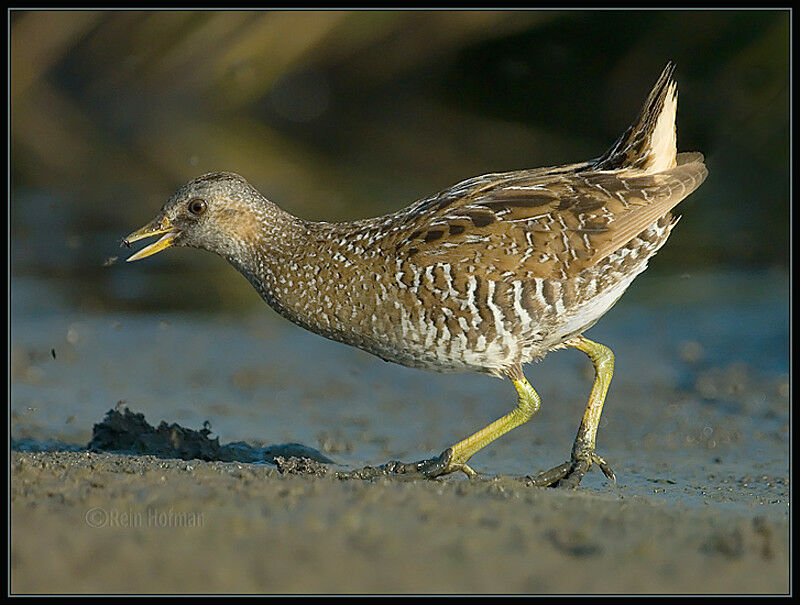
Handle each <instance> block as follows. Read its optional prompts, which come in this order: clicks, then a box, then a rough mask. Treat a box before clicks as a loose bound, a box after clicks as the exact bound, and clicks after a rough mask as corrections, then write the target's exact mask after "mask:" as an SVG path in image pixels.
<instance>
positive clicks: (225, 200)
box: [126, 64, 707, 486]
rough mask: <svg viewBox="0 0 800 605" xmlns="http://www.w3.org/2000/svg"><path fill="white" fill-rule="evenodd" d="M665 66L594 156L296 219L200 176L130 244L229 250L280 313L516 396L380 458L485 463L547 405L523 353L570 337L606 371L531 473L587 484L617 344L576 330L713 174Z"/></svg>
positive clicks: (425, 466) (433, 470)
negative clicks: (504, 385)
mask: <svg viewBox="0 0 800 605" xmlns="http://www.w3.org/2000/svg"><path fill="white" fill-rule="evenodd" d="M672 73H673V66H672V65H671V64H669V65H668V66H667V68H666V69H665V70H664V72H663V73H662V74H661V77H660V78H659V80H658V81H657V82H656V84H655V86H654V88H653V90H652V91H651V93H650V95H649V96H648V98H647V100H646V101H645V105H644V107H643V109H642V112H641V113H640V115H639V116H638V118H637V120H636V121H635V122H634V124H633V126H631V128H629V129H628V130H627V131H626V132H625V133H624V134H623V135H622V137H620V139H619V140H618V141H617V142H616V143H615V144H614V145H613V146H612V147H611V149H610V150H609V151H608V152H607V153H606V154H604V155H603V156H601V157H600V158H598V159H597V160H593V161H589V162H583V163H580V164H571V165H567V166H560V167H551V168H539V169H535V170H521V171H515V172H505V173H493V174H487V175H483V176H479V177H475V178H472V179H469V180H466V181H463V182H461V183H458V184H457V185H454V186H453V187H451V188H449V189H446V190H443V191H441V192H439V193H437V194H435V195H433V196H430V197H428V198H425V199H423V200H420V201H418V202H416V203H414V204H412V205H411V206H409V207H408V208H406V209H404V210H400V211H399V212H396V213H394V214H390V215H387V216H382V217H377V218H372V219H366V220H361V221H356V222H349V223H324V222H310V221H304V220H301V219H298V218H296V217H293V216H291V215H290V214H288V213H286V212H284V211H283V210H281V209H280V208H278V207H277V206H276V205H275V204H273V203H272V202H270V201H268V200H267V199H266V198H264V197H263V196H262V195H261V194H260V193H259V192H258V191H257V190H256V189H255V188H253V187H252V186H251V185H250V184H248V183H247V181H245V180H244V179H243V178H242V177H240V176H238V175H236V174H233V173H225V172H220V173H212V174H208V175H204V176H202V177H199V178H197V179H195V180H193V181H191V182H190V183H188V184H187V185H185V186H184V187H182V188H181V189H179V190H178V191H177V192H176V193H175V194H174V195H173V196H172V198H171V199H170V200H169V201H168V202H167V203H166V204H165V206H164V207H163V209H162V210H161V213H160V214H159V215H158V216H157V217H156V218H155V219H154V220H153V221H152V222H151V223H150V224H149V225H147V226H146V227H144V228H142V229H140V230H139V231H136V232H134V233H133V234H131V235H130V236H128V238H127V240H126V243H128V242H132V241H136V240H139V239H142V238H145V237H149V236H153V235H162V238H161V239H160V240H159V241H158V242H156V243H155V244H152V245H151V246H148V247H147V248H145V249H143V250H141V251H140V252H138V253H137V254H134V255H133V256H132V257H131V258H129V259H128V260H137V259H139V258H143V257H145V256H149V255H150V254H153V253H155V252H158V251H159V250H162V249H164V248H166V247H168V246H172V245H182V246H193V247H198V248H204V249H206V250H209V251H212V252H215V253H217V254H220V255H222V256H223V257H225V258H227V259H228V260H229V261H230V262H231V264H233V265H234V267H236V268H237V269H238V270H239V271H240V272H241V273H242V274H244V275H245V277H247V279H248V280H250V282H251V283H252V284H253V286H254V287H255V288H256V290H258V292H259V293H260V294H261V296H262V297H263V298H264V300H265V301H266V302H267V303H269V304H270V306H272V307H273V308H274V309H275V310H276V311H278V312H279V313H280V314H282V315H283V316H285V317H286V318H288V319H290V320H291V321H293V322H295V323H297V324H299V325H300V326H302V327H304V328H307V329H309V330H311V331H314V332H316V333H318V334H321V335H322V336H325V337H327V338H331V339H333V340H337V341H340V342H343V343H346V344H350V345H353V346H356V347H359V348H361V349H364V350H366V351H369V352H371V353H374V354H375V355H378V356H380V357H381V358H383V359H386V360H388V361H394V362H397V363H400V364H403V365H406V366H411V367H416V368H423V369H429V370H436V371H443V372H448V371H476V372H483V373H487V374H491V375H495V376H507V377H509V378H510V379H511V380H512V381H513V382H514V384H515V386H516V388H517V392H518V397H519V400H518V406H517V408H516V409H515V410H514V411H513V412H512V413H510V414H508V415H507V416H505V417H503V418H501V419H500V420H498V421H497V422H495V423H493V424H492V425H490V426H489V427H487V428H486V429H483V430H482V431H479V432H478V433H476V434H475V435H473V436H471V437H469V438H467V439H465V440H464V441H461V442H459V443H457V444H455V445H454V446H452V447H450V448H448V449H447V450H445V452H443V454H442V455H441V456H439V457H438V458H435V459H431V460H425V461H422V462H419V463H413V464H410V465H408V464H400V463H390V464H389V465H386V466H384V467H383V468H382V470H383V471H384V472H410V471H420V472H422V473H424V474H426V475H427V476H437V475H441V474H445V473H449V472H453V471H455V470H461V471H463V472H465V473H466V474H467V475H469V476H473V475H474V474H475V473H474V471H473V470H472V469H471V468H470V467H469V466H468V465H467V461H468V460H469V458H470V457H471V456H472V455H473V454H474V453H475V452H476V451H477V450H478V449H480V447H482V446H483V445H486V444H487V443H488V442H490V441H492V440H493V439H495V438H497V437H499V436H500V435H502V434H503V433H505V432H506V431H508V430H510V429H511V428H513V427H515V426H518V425H519V424H521V423H522V422H525V421H526V420H527V419H528V418H530V416H531V415H532V414H533V413H535V411H536V410H537V409H538V407H539V399H538V395H536V392H535V391H534V390H533V388H532V387H531V386H530V384H528V382H527V381H526V380H525V377H524V375H523V372H522V366H523V364H525V363H528V362H530V361H533V360H536V359H540V358H542V357H544V356H545V355H546V354H547V353H548V352H549V351H551V350H554V349H558V348H563V347H566V346H571V347H575V348H578V349H579V350H581V351H583V352H585V353H586V354H587V355H589V357H590V358H591V359H592V362H593V363H594V365H595V369H596V373H597V376H596V380H595V384H594V387H593V390H592V395H591V396H590V400H589V404H588V406H587V410H586V413H585V415H584V419H583V421H582V423H581V428H580V430H579V432H578V437H577V438H576V442H575V445H574V447H573V452H572V456H571V459H570V461H569V462H567V463H565V464H564V465H560V466H559V467H556V469H553V470H552V471H548V472H547V473H542V474H541V475H539V476H537V477H536V478H535V479H533V480H532V481H533V483H534V484H537V485H551V484H560V485H573V486H574V485H577V483H578V482H579V481H580V478H581V477H582V476H583V474H584V473H585V472H586V470H588V468H589V467H590V466H591V464H592V463H597V464H598V465H599V466H600V467H601V469H602V470H603V471H604V472H605V473H606V474H607V475H608V476H610V477H613V473H611V471H610V469H609V468H608V465H607V464H606V463H605V461H603V460H602V458H600V457H599V456H597V454H596V453H595V452H594V446H595V434H596V431H597V425H598V423H599V416H600V411H601V410H602V404H603V400H604V398H605V393H606V391H607V389H608V384H609V382H610V379H611V371H612V369H613V354H612V353H611V351H610V350H609V349H607V348H606V347H604V346H602V345H599V344H597V343H593V342H591V341H589V340H588V339H586V338H585V337H583V336H582V334H583V332H584V331H585V330H587V329H588V328H589V327H591V326H592V325H593V324H594V323H595V322H596V321H597V320H598V319H599V318H600V317H601V316H602V315H603V314H604V313H605V312H606V311H608V309H610V308H611V306H612V305H613V304H614V303H615V302H616V301H617V300H618V299H619V297H620V296H621V295H622V293H623V292H624V291H625V289H626V288H627V287H628V286H629V285H630V283H631V281H632V280H633V279H634V278H635V277H636V276H637V275H638V274H639V273H641V272H642V271H644V270H645V268H646V267H647V262H648V260H649V259H650V258H651V257H652V256H653V254H655V253H656V251H657V250H658V249H659V248H660V247H661V246H662V245H663V244H664V243H665V242H666V240H667V237H668V236H669V234H670V232H671V230H672V228H673V227H674V226H675V223H676V222H677V221H676V219H674V218H673V216H672V214H671V210H672V209H673V208H674V207H675V205H677V204H678V203H679V202H680V201H681V200H682V199H684V198H685V197H686V196H687V195H689V194H690V193H691V192H692V191H694V190H695V189H696V188H697V187H699V186H700V184H701V183H702V182H703V180H704V179H705V177H706V174H707V171H706V168H705V165H704V164H703V156H702V155H701V154H699V153H681V154H678V153H677V150H676V134H675V132H676V131H675V112H676V106H677V91H676V85H675V82H674V80H673V79H672Z"/></svg>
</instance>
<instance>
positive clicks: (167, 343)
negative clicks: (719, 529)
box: [10, 10, 790, 511]
mask: <svg viewBox="0 0 800 605" xmlns="http://www.w3.org/2000/svg"><path fill="white" fill-rule="evenodd" d="M789 32H790V24H789V13H788V11H774V10H773V11H754V10H749V11H741V10H740V11H722V10H718V11H591V12H590V11H478V12H475V11H275V12H251V11H226V12H211V11H77V12H75V11H29V12H28V11H12V12H11V13H10V33H11V49H10V50H11V57H10V67H11V74H10V83H11V88H10V103H11V107H10V122H11V140H10V145H11V159H10V175H11V180H10V268H11V282H10V289H11V292H10V294H11V318H10V323H11V343H10V344H11V353H12V364H11V380H12V392H11V412H12V421H13V424H12V434H13V436H14V437H15V438H18V439H28V438H29V439H34V440H39V441H40V442H41V441H43V440H47V439H57V440H61V441H65V442H70V443H78V444H85V443H86V442H87V441H88V439H89V437H90V429H91V424H92V422H95V421H99V420H100V419H101V418H102V415H103V414H104V413H105V411H106V410H107V409H109V408H110V407H113V405H114V404H115V403H116V401H117V400H119V399H125V400H127V401H128V403H129V405H131V407H132V408H133V409H134V410H136V411H144V412H145V413H146V415H147V417H148V420H150V421H151V422H153V423H157V422H159V421H160V420H162V419H165V420H168V421H170V422H171V421H176V422H182V423H186V424H187V425H188V426H192V427H194V428H199V427H200V425H201V423H202V421H203V420H206V419H210V420H212V424H213V426H214V427H215V429H216V430H218V431H219V434H220V435H222V436H223V441H229V440H234V439H250V440H252V439H262V440H264V441H265V442H267V443H269V442H270V441H287V440H295V441H304V442H305V443H307V444H308V445H311V446H314V447H321V448H322V449H323V450H325V451H327V452H330V453H333V454H335V455H336V456H338V459H339V460H344V461H348V460H351V461H352V462H353V464H359V463H363V462H365V461H369V462H371V463H378V462H380V461H382V460H385V459H387V458H388V457H399V456H405V457H408V458H411V457H414V456H416V457H419V456H421V455H431V454H435V453H438V451H440V450H441V448H442V447H443V446H445V445H446V444H447V443H450V442H451V441H453V440H456V439H459V438H461V437H463V436H465V435H466V434H468V433H469V432H471V431H473V430H475V429H477V428H478V427H480V426H483V425H484V424H486V423H488V422H489V421H491V420H493V419H494V418H495V417H497V416H499V415H500V414H502V413H505V412H506V411H507V410H508V409H509V408H510V406H511V405H512V403H513V396H512V393H510V392H509V389H508V388H507V387H508V385H507V384H502V383H499V382H497V381H490V380H488V379H486V378H485V377H480V376H470V377H442V376H437V375H434V374H428V373H424V372H418V371H412V370H407V369H405V368H399V367H397V366H387V365H386V364H383V363H382V362H380V361H379V360H377V359H375V358H372V357H370V356H368V355H366V354H363V353H361V352H359V351H354V350H351V349H347V348H346V347H344V346H343V345H338V344H335V343H329V342H326V341H323V340H322V339H320V338H319V337H317V336H315V335H313V334H308V333H304V332H302V331H301V330H300V329H299V328H295V327H293V326H291V325H289V324H288V323H287V322H285V321H284V320H282V319H281V318H278V317H277V316H276V315H275V314H274V313H273V312H272V311H271V310H269V309H267V308H266V306H265V305H264V303H263V302H262V301H261V300H260V299H259V297H258V296H257V294H256V293H255V292H254V291H253V289H252V288H251V286H250V285H249V284H248V283H247V281H246V280H245V279H244V278H242V277H241V276H240V275H238V274H237V273H236V272H235V271H234V270H233V269H231V268H230V267H229V266H228V265H227V264H226V263H225V261H223V260H222V259H220V258H217V257H215V256H212V255H210V254H207V253H202V252H199V251H197V250H187V249H176V250H170V251H167V252H166V253H162V254H159V255H156V256H154V257H152V258H148V259H147V260H146V261H144V262H140V263H134V264H126V263H124V262H123V259H124V258H125V256H126V255H127V254H130V251H128V250H120V249H119V247H118V245H119V242H120V239H121V238H122V237H124V236H125V235H126V234H128V233H129V232H131V231H132V230H133V229H135V228H138V227H140V226H141V225H143V224H144V223H145V222H147V221H148V220H149V219H150V218H151V217H152V216H153V215H154V214H155V212H156V211H157V210H158V209H159V208H160V207H161V205H162V204H163V202H164V201H165V200H166V199H167V198H168V197H169V195H171V193H172V192H173V191H174V190H175V189H176V188H177V187H178V186H180V185H181V184H183V183H184V182H186V181H188V180H189V179H191V178H194V177H195V176H198V175H200V174H202V173H205V172H209V171H214V170H232V171H236V172H239V173H240V174H242V175H243V176H245V177H246V178H247V179H248V180H249V181H250V182H251V183H253V184H254V185H255V186H256V187H258V188H259V189H260V190H261V191H262V192H263V193H264V194H265V195H267V197H269V198H270V199H272V200H273V201H275V202H276V203H278V204H279V205H281V206H282V207H283V208H285V209H286V210H288V211H290V212H292V213H294V214H296V215H299V216H301V217H304V218H309V219H321V220H348V219H358V218H363V217H367V216H375V215H379V214H383V213H386V212H391V211H394V210H397V209H399V208H401V207H404V206H406V205H407V204H409V203H410V202H412V201H414V200H415V199H418V198H420V197H423V196H426V195H428V194H431V193H433V192H435V191H437V190H440V189H443V188H445V187H448V186H450V185H452V184H454V183H456V182H457V181H459V180H462V179H465V178H468V177H471V176H475V175H478V174H483V173H487V172H494V171H506V170H515V169H523V168H532V167H538V166H543V165H554V164H561V163H567V162H575V161H581V160H585V159H589V158H592V157H596V156H598V155H599V154H601V153H602V152H603V151H605V149H606V148H607V147H608V146H609V145H610V144H611V143H612V142H613V141H614V140H615V139H616V138H617V137H618V136H619V135H620V134H621V132H622V131H623V130H624V129H625V128H626V127H627V126H628V125H629V123H630V122H631V121H632V120H633V118H634V116H635V115H636V113H637V111H638V110H639V107H640V105H641V103H642V101H643V99H644V97H645V96H646V94H647V92H648V91H649V89H650V86H651V85H652V83H653V82H654V81H655V79H656V78H657V76H658V74H659V73H660V72H661V70H662V68H663V67H664V65H665V64H666V62H667V61H668V60H672V61H674V62H675V63H676V64H677V72H676V75H677V80H678V83H679V91H680V100H679V106H678V147H679V150H681V151H702V152H703V153H704V154H705V156H706V162H707V165H708V168H709V177H708V179H707V181H706V182H705V184H704V185H703V186H702V187H701V188H700V189H699V190H698V191H697V192H695V193H694V194H693V195H692V196H691V197H690V198H689V199H688V200H686V201H685V202H683V203H682V205H681V206H680V208H679V211H680V213H681V214H683V218H682V220H681V222H680V225H679V226H678V227H677V229H676V230H675V231H674V232H673V235H672V236H671V238H670V241H669V242H668V244H667V245H666V246H665V247H664V248H663V249H662V250H661V251H660V252H659V254H658V256H657V257H656V258H655V259H654V260H653V261H652V262H651V267H650V269H649V270H648V272H647V273H646V274H645V275H643V276H642V277H639V278H638V279H637V281H636V282H635V284H634V286H633V287H632V288H631V289H630V291H629V292H628V293H627V294H626V295H625V296H624V297H623V298H622V300H621V301H620V303H619V304H618V305H616V307H615V308H614V309H613V310H612V311H611V312H610V313H609V314H608V316H607V318H605V319H604V320H603V321H601V322H600V323H599V324H598V326H597V327H596V328H594V329H593V331H592V333H591V334H590V335H592V336H593V337H595V338H597V339H600V340H603V341H604V342H607V344H609V345H611V346H612V348H614V350H615V351H616V352H617V359H618V367H617V370H618V372H617V376H615V382H614V385H612V389H611V394H610V395H609V405H608V406H607V408H608V409H607V412H606V413H605V414H604V417H603V419H604V425H603V427H606V424H605V423H606V422H607V423H608V428H601V431H600V436H599V442H600V443H601V445H602V446H604V451H603V452H601V453H603V454H604V455H605V454H608V456H609V459H614V460H617V461H622V460H625V461H626V464H629V465H631V466H629V467H627V469H626V467H625V466H624V465H623V467H622V470H623V471H626V470H627V471H628V472H627V477H628V481H631V477H632V476H633V475H632V474H635V473H636V472H640V473H641V475H642V476H647V477H653V476H659V475H660V474H663V472H665V471H664V467H663V466H659V465H661V464H662V463H663V461H662V456H663V455H664V452H665V451H668V452H670V454H669V456H670V460H672V461H673V464H674V465H676V466H675V467H673V468H679V469H681V470H677V471H676V470H673V471H672V472H674V473H675V474H676V476H677V479H678V480H679V482H680V483H681V484H684V483H685V481H684V479H686V477H689V476H691V474H692V473H697V472H700V473H702V472H704V471H703V470H702V469H703V468H705V467H704V466H703V465H704V464H708V465H712V466H713V465H714V464H722V460H723V458H724V462H725V463H726V464H730V465H731V466H730V467H729V468H727V470H726V473H728V474H726V475H724V476H725V477H728V476H730V477H735V478H736V480H737V481H739V480H741V478H742V476H745V477H747V476H750V475H752V474H753V473H755V474H758V473H760V472H767V473H768V474H769V476H770V477H782V476H783V474H784V473H788V417H789V416H788V415H789V411H788V410H789V383H788V371H789V283H790V282H789V276H788V271H789V233H790V232H789V223H790V221H789V192H790V189H789V183H790V181H789V176H790V173H789V135H790V130H789V56H790V55H789ZM114 257H120V258H119V259H118V260H117V262H112V261H113V258H114ZM551 357H552V358H553V359H552V361H551ZM551 357H548V359H547V360H545V362H543V365H542V366H540V367H538V368H533V369H531V370H530V378H531V380H532V382H533V384H535V385H537V388H538V389H539V390H540V393H541V394H542V398H543V400H544V401H545V402H550V403H546V404H545V405H544V406H543V408H542V413H541V415H540V416H541V417H540V418H538V419H537V420H536V426H535V427H530V428H526V429H525V430H524V431H523V429H518V430H517V431H515V432H514V433H513V435H510V436H509V437H508V438H507V439H504V440H501V442H500V443H508V444H509V445H507V446H500V445H497V446H493V447H492V448H487V453H486V454H484V453H481V454H480V456H479V457H480V460H479V463H480V464H483V465H484V467H485V468H487V469H488V470H489V471H492V472H519V473H525V472H531V471H533V470H535V469H536V468H545V463H546V462H549V463H551V465H552V464H556V463H559V462H561V461H562V460H563V459H564V457H565V456H566V455H567V454H568V451H569V445H570V444H571V440H572V436H573V435H574V431H575V429H576V428H577V423H578V420H579V418H580V413H581V412H580V409H581V405H582V403H581V401H582V400H583V401H585V396H586V394H587V393H588V389H589V377H590V374H589V375H587V374H586V372H585V370H586V368H585V367H584V366H585V365H586V362H585V360H584V359H582V358H581V359H580V360H579V359H578V356H574V355H573V356H570V355H568V354H566V353H564V354H559V355H552V356H551ZM548 364H549V365H548ZM542 368H545V369H544V370H543V369H542ZM409 397H411V399H409ZM454 403H457V404H458V405H459V406H466V407H465V408H463V409H462V408H460V407H459V408H455V407H454ZM423 409H424V412H421V411H420V410H423ZM548 423H549V424H548ZM553 423H556V424H553ZM548 427H550V429H552V430H550V429H548ZM552 427H557V429H553V428H552ZM604 431H605V432H604ZM609 431H616V433H610V432H609ZM715 431H716V432H715ZM532 435H536V437H535V439H534V441H531V437H532ZM647 439H650V441H649V442H648V441H647ZM341 443H344V444H345V445H341ZM515 443H517V444H523V443H527V445H525V446H523V445H514V444H515ZM643 443H644V444H645V445H646V444H647V443H649V444H650V449H651V450H652V451H650V450H648V451H650V453H649V454H647V456H650V458H651V459H649V460H650V461H649V462H648V461H647V460H648V459H647V456H645V459H641V458H637V455H636V454H634V452H640V453H641V451H642V444H643ZM337 444H339V445H337ZM504 447H505V449H504ZM523 447H524V448H525V449H523V450H519V448H523ZM515 448H517V449H515ZM615 448H616V451H615ZM645 449H647V448H645ZM489 450H491V451H489ZM609 450H610V451H609ZM520 451H522V452H524V455H520ZM494 456H496V458H493V457H494ZM476 458H477V457H476ZM716 459H719V460H720V462H718V463H715V462H712V461H713V460H716ZM532 460H536V462H532ZM634 460H638V462H634ZM637 464H640V465H644V466H641V467H639V469H638V471H637V466H636V465H637ZM698 464H699V465H700V466H698ZM537 465H538V466H537ZM759 465H760V466H759ZM698 468H700V469H701V470H700V471H698V470H697V469H698ZM690 469H693V470H690ZM764 469H766V470H764ZM595 475H597V476H595ZM703 480H705V479H703ZM588 481H589V485H591V484H592V482H594V483H595V484H597V483H600V482H601V481H602V477H601V476H599V474H593V475H592V478H591V479H588ZM698 481H699V480H698ZM741 481H744V480H741ZM782 481H783V479H780V480H779V482H778V483H777V484H773V485H778V486H779V487H778V488H776V489H777V490H778V492H779V493H778V495H777V496H776V495H774V494H773V495H770V496H769V497H767V496H764V497H765V498H766V501H767V503H768V504H769V503H772V504H773V505H775V506H778V507H779V508H780V509H781V510H783V511H785V501H784V499H783V497H784V496H783V495H782V494H783V492H782V491H781V490H784V488H785V485H786V484H785V483H782ZM744 483H745V484H746V485H747V484H748V483H747V481H744ZM750 484H752V481H751V482H750ZM762 484H763V482H762ZM644 485H645V488H644V489H643V493H645V492H648V490H649V489H650V487H651V484H649V483H647V482H646V481H645V483H644ZM697 485H700V484H699V483H697V484H695V487H697ZM720 489H722V488H720ZM726 489H727V488H726ZM706 491H707V490H706ZM706 491H703V490H701V489H700V488H698V491H697V493H706ZM648 493H649V492H648ZM748 494H749V492H748V493H747V494H739V496H740V498H741V499H742V500H744V501H749V500H748V499H750V496H749V495H748ZM698 497H699V496H698Z"/></svg>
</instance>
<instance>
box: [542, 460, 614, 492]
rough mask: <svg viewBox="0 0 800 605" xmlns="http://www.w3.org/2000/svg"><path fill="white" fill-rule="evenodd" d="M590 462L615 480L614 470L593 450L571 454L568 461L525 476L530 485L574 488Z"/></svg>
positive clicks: (587, 470)
mask: <svg viewBox="0 0 800 605" xmlns="http://www.w3.org/2000/svg"><path fill="white" fill-rule="evenodd" d="M592 464H596V465H597V466H598V467H599V468H600V470H601V471H603V474H604V475H605V476H606V477H608V478H609V479H610V480H611V481H612V482H613V483H616V482H617V478H616V476H615V475H614V471H612V470H611V467H610V466H609V465H608V463H607V462H606V461H605V460H603V458H601V457H600V456H598V455H597V454H596V453H595V452H594V451H588V452H581V453H579V454H573V456H572V459H571V460H569V461H568V462H565V463H564V464H559V465H558V466H556V467H553V468H551V469H550V470H549V471H544V472H541V473H539V474H538V475H536V476H535V477H527V479H528V480H529V481H530V484H531V485H534V486H536V487H566V488H572V489H574V488H576V487H578V485H579V484H580V482H581V479H583V476H584V475H585V474H586V473H587V472H589V469H590V468H591V467H592Z"/></svg>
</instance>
